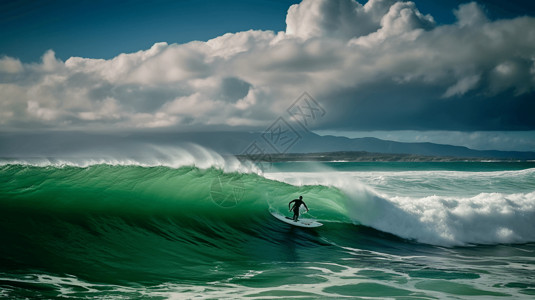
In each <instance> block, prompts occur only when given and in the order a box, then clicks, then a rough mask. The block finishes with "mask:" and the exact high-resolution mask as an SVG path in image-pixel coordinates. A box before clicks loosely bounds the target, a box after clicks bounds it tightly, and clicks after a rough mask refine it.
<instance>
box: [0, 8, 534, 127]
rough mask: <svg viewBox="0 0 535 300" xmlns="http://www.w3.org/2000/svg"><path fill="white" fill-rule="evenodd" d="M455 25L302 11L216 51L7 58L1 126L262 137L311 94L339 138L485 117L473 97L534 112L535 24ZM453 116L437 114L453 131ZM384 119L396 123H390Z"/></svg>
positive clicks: (368, 13) (474, 21)
mask: <svg viewBox="0 0 535 300" xmlns="http://www.w3.org/2000/svg"><path fill="white" fill-rule="evenodd" d="M453 13H454V14H455V15H456V16H457V19H458V21H457V22H456V23H455V24H450V25H441V26H437V25H436V24H435V22H434V20H433V17H432V16H430V15H424V14H422V13H421V12H420V11H419V10H418V8H417V7H416V4H415V3H413V2H402V1H394V0H370V1H368V2H367V3H366V4H365V5H362V4H360V3H358V2H356V1H354V0H340V1H327V0H321V1H320V0H317V1H313V0H304V1H303V2H301V3H300V4H296V5H293V6H292V7H290V8H289V10H288V14H287V17H286V22H287V28H286V31H285V32H278V33H275V32H272V31H261V30H250V31H245V32H238V33H227V34H224V35H222V36H220V37H217V38H214V39H211V40H209V41H207V42H201V41H194V42H190V43H186V44H171V45H169V44H167V43H157V44H155V45H154V46H152V47H151V48H150V49H147V50H142V51H138V52H135V53H125V54H120V55H118V56H117V57H114V58H112V59H108V60H105V59H88V58H80V57H71V58H69V59H67V60H66V61H65V62H63V61H61V60H58V59H57V58H56V57H55V54H54V52H53V51H51V50H50V51H47V52H46V53H45V54H44V55H43V58H42V61H41V62H40V63H38V64H23V63H21V62H20V61H19V60H18V59H16V58H10V57H4V58H2V59H0V92H1V93H0V110H1V111H2V112H1V113H0V118H1V120H0V124H1V125H2V126H3V127H4V128H17V127H19V126H22V125H21V124H26V125H25V126H22V127H26V128H32V126H33V127H35V126H41V125H45V126H49V127H55V128H61V129H67V128H91V129H105V128H108V127H110V126H113V127H114V128H143V127H151V128H152V127H170V126H171V127H173V126H175V127H181V128H184V127H185V126H186V127H187V126H190V127H195V126H214V127H218V128H219V127H222V126H226V127H236V126H239V127H248V126H252V127H255V128H257V129H258V128H260V129H262V128H263V127H264V126H266V125H269V123H270V122H271V121H273V120H274V119H276V117H278V116H279V115H281V114H284V113H285V111H286V109H287V108H288V107H289V106H290V105H291V103H292V101H293V100H294V99H295V98H296V97H297V96H299V95H300V94H301V93H302V92H303V91H308V92H309V93H311V94H312V95H314V96H315V97H316V98H317V99H318V100H319V101H320V102H321V104H322V106H324V107H325V109H326V110H327V111H328V113H327V114H326V117H325V119H324V120H321V122H323V123H318V125H322V124H323V125H324V126H330V127H331V128H336V127H345V128H354V129H355V128H356V129H358V127H359V126H375V125H374V124H375V123H373V122H377V123H378V124H382V126H391V127H392V128H399V127H400V126H406V127H407V129H409V128H410V127H415V126H418V125H420V126H422V127H425V126H429V124H424V123H422V124H417V122H419V120H420V119H426V118H428V117H427V114H429V113H431V112H434V111H436V109H435V110H433V107H434V105H435V104H437V105H443V103H444V101H452V103H453V104H455V105H450V106H448V107H451V109H452V112H453V109H458V108H460V107H461V106H462V107H466V109H473V108H474V107H475V105H477V103H475V102H474V103H472V102H470V101H469V100H466V101H465V100H463V97H464V96H466V95H468V94H470V95H472V94H474V95H479V96H480V97H489V98H492V97H495V96H496V95H498V94H500V93H508V91H511V90H512V91H514V92H513V94H512V95H508V96H507V97H502V98H503V99H502V98H500V99H498V100H495V101H498V102H497V103H498V104H497V105H496V107H502V106H503V105H507V103H508V101H509V102H510V101H511V99H513V102H514V101H524V102H521V103H520V104H518V105H519V107H523V106H522V105H524V106H526V105H527V106H529V105H530V104H529V103H528V102H526V101H527V100H515V99H517V98H515V97H519V98H518V99H524V98H521V97H522V96H523V95H526V94H529V93H532V92H533V90H534V87H535V79H534V78H535V76H534V75H533V74H535V73H534V71H533V70H534V67H533V66H534V61H535V19H534V18H530V17H519V18H515V19H509V20H497V21H490V20H489V19H487V18H486V16H485V14H484V12H483V10H482V9H481V8H480V7H479V6H478V5H477V4H476V3H469V4H464V5H461V6H460V7H459V8H458V9H457V10H455V11H454V12H453ZM500 95H501V96H503V95H502V94H500ZM508 97H509V98H508ZM511 97H512V98H511ZM471 105H474V106H473V107H472V106H471ZM487 111H488V109H487ZM502 111H503V110H502ZM452 112H449V111H445V110H442V111H441V113H442V115H444V116H445V117H444V120H446V121H447V118H448V116H449V115H448V114H449V113H452ZM512 112H513V113H514V111H512ZM503 113H507V112H506V111H503ZM385 115H388V116H393V117H392V118H388V119H386V120H382V118H383V117H384V116H385ZM457 117H458V116H452V118H457ZM477 117H478V118H481V120H482V123H481V124H482V125H481V126H482V128H480V129H485V126H491V125H492V124H498V125H492V126H504V127H507V126H510V125H508V124H501V123H496V122H498V121H495V120H494V119H492V118H496V119H498V117H494V116H490V117H489V118H488V120H485V117H486V116H485V115H479V116H477ZM513 117H514V116H509V118H501V119H500V120H512V119H514V118H513ZM370 120H374V121H370ZM444 120H443V121H442V123H441V122H439V120H433V121H435V122H434V123H433V126H436V127H437V128H438V129H440V126H449V124H448V122H446V121H444ZM472 121H473V120H464V119H459V120H456V122H455V124H458V126H459V128H460V129H462V128H463V126H474V125H473V124H465V123H466V122H472ZM359 122H361V123H359ZM366 122H371V123H366ZM411 122H412V123H411ZM499 122H501V121H499ZM520 122H524V123H523V124H520V125H522V126H528V127H529V126H534V125H533V123H529V122H530V121H526V120H523V121H522V120H521V121H520ZM526 122H527V123H526ZM449 123H453V122H449ZM485 124H490V125H485ZM517 125H518V124H516V125H515V126H517ZM437 128H435V129H437ZM494 129H496V128H494Z"/></svg>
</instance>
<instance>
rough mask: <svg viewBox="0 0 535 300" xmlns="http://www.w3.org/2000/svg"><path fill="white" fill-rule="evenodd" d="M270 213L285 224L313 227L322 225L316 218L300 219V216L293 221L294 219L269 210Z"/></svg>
mask: <svg viewBox="0 0 535 300" xmlns="http://www.w3.org/2000/svg"><path fill="white" fill-rule="evenodd" d="M270 213H271V214H272V215H273V216H274V217H275V218H277V219H279V220H281V221H283V222H284V223H287V224H290V225H294V226H299V227H305V228H314V227H320V226H322V225H323V224H321V223H320V222H318V221H316V220H313V219H301V218H299V220H297V221H294V220H292V218H290V217H286V216H283V215H281V214H278V213H276V212H272V211H270Z"/></svg>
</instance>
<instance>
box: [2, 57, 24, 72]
mask: <svg viewBox="0 0 535 300" xmlns="http://www.w3.org/2000/svg"><path fill="white" fill-rule="evenodd" d="M20 72H22V63H21V62H20V60H18V59H16V58H12V57H8V56H6V57H3V58H0V73H8V74H14V73H20Z"/></svg>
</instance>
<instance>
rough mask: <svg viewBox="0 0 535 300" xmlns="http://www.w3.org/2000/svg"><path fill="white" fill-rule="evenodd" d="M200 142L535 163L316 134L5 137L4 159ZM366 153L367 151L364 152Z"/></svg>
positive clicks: (1, 143)
mask: <svg viewBox="0 0 535 300" xmlns="http://www.w3.org/2000/svg"><path fill="white" fill-rule="evenodd" d="M187 143H193V144H198V145H201V146H203V147H207V148H210V149H213V150H215V151H216V152H219V153H221V154H235V155H239V154H241V155H243V156H247V155H249V156H252V155H263V154H268V153H269V154H278V155H279V156H280V155H282V154H290V153H327V152H341V151H345V152H354V151H356V152H369V153H375V154H378V153H379V154H406V155H417V156H442V157H457V158H474V159H475V158H477V159H514V160H535V152H520V151H498V150H473V149H469V148H466V147H461V146H452V145H441V144H433V143H402V142H394V141H385V140H381V139H377V138H346V137H339V136H320V135H317V134H315V133H312V132H269V133H268V132H264V133H258V132H187V133H170V132H166V133H162V132H158V133H155V132H144V133H130V134H125V133H121V134H95V133H83V132H53V133H17V134H14V133H9V134H8V133H0V157H29V156H32V157H35V156H62V155H75V154H76V153H86V154H87V153H90V154H91V153H94V154H96V155H97V154H99V153H107V154H110V155H112V154H113V153H121V154H125V153H126V154H128V153H136V152H135V151H136V149H139V151H141V149H146V146H147V145H155V146H181V145H184V144H187ZM361 154H362V153H361Z"/></svg>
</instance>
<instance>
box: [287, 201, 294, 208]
mask: <svg viewBox="0 0 535 300" xmlns="http://www.w3.org/2000/svg"><path fill="white" fill-rule="evenodd" d="M293 202H295V200H292V201H290V203H288V210H292V209H291V208H290V206H291V205H292V203H293Z"/></svg>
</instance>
